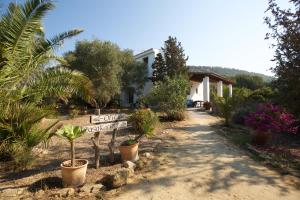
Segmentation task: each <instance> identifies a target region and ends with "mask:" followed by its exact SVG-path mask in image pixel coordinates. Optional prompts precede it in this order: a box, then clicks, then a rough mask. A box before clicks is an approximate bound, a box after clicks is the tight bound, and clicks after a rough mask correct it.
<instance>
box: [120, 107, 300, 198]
mask: <svg viewBox="0 0 300 200" xmlns="http://www.w3.org/2000/svg"><path fill="white" fill-rule="evenodd" d="M189 116H190V119H189V120H188V121H187V122H186V123H185V124H184V125H183V127H181V126H179V127H178V128H174V129H172V130H171V131H170V134H172V135H174V137H176V138H177V140H176V141H175V142H174V144H173V145H169V147H165V148H163V149H162V150H161V155H160V156H159V159H160V160H162V162H163V163H164V164H163V165H160V167H159V168H158V169H157V170H155V172H149V173H147V174H144V175H143V176H144V179H142V180H141V179H139V180H136V181H133V182H131V183H130V184H129V185H127V186H126V187H125V188H123V189H122V191H121V192H120V196H118V197H115V198H114V199H117V200H128V199H135V200H158V199H163V200H169V199H174V200H175V199H178V200H179V199H180V200H185V199H186V200H192V199H219V200H226V199H243V200H248V199H264V200H274V199H285V200H288V199H295V200H299V199H300V190H299V188H298V189H297V188H295V187H293V186H295V185H298V184H299V180H298V179H296V178H293V177H289V176H282V175H279V174H278V173H276V172H274V171H272V170H270V169H268V168H266V167H264V166H262V165H260V164H258V163H257V162H255V161H253V160H251V159H250V158H249V157H248V156H247V155H246V154H245V153H244V152H242V151H241V150H238V149H237V148H236V147H233V146H232V145H230V144H228V143H227V142H226V141H225V140H224V139H223V138H222V137H220V136H218V135H217V134H216V133H214V131H213V129H212V128H211V127H210V126H209V124H210V123H214V122H216V120H218V119H217V118H215V117H212V116H209V115H207V114H204V113H199V112H194V111H189Z"/></svg>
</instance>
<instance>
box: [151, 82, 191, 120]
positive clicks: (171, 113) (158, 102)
mask: <svg viewBox="0 0 300 200" xmlns="http://www.w3.org/2000/svg"><path fill="white" fill-rule="evenodd" d="M188 86H189V83H188V81H187V79H186V77H184V76H175V77H173V78H170V77H168V76H167V77H165V79H164V81H159V82H158V83H157V85H155V87H153V89H152V91H151V92H150V93H149V94H148V96H147V102H146V103H149V104H151V105H153V106H157V107H158V109H159V110H160V111H161V112H163V113H165V114H166V115H167V117H168V119H171V120H183V119H184V117H185V116H184V110H185V108H186V96H187V90H188Z"/></svg>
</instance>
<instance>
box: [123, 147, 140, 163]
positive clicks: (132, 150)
mask: <svg viewBox="0 0 300 200" xmlns="http://www.w3.org/2000/svg"><path fill="white" fill-rule="evenodd" d="M138 149H139V143H135V144H132V145H121V146H119V151H120V153H121V157H122V160H123V162H124V161H131V162H134V161H137V160H138V159H139V155H138Z"/></svg>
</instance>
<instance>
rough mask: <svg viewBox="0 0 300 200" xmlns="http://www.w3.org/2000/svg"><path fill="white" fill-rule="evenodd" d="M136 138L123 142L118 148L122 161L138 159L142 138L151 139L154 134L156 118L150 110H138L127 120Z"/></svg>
mask: <svg viewBox="0 0 300 200" xmlns="http://www.w3.org/2000/svg"><path fill="white" fill-rule="evenodd" d="M129 121H130V123H131V124H132V128H133V132H134V133H135V134H136V137H135V138H133V139H129V140H126V141H124V142H123V143H122V144H121V146H120V147H119V149H120V152H121V155H122V159H123V161H126V160H129V161H135V160H137V159H138V145H139V141H140V139H141V138H142V137H143V136H147V137H151V136H152V135H153V133H154V130H155V126H156V125H157V123H158V118H157V116H156V114H155V113H154V112H152V111H151V110H150V109H138V110H136V111H135V112H134V113H133V114H132V115H131V117H130V119H129Z"/></svg>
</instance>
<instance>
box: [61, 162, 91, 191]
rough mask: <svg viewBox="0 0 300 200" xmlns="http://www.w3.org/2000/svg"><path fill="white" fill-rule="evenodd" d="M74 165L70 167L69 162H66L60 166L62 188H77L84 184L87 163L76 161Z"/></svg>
mask: <svg viewBox="0 0 300 200" xmlns="http://www.w3.org/2000/svg"><path fill="white" fill-rule="evenodd" d="M75 163H76V165H75V167H72V166H71V160H67V161H65V162H63V163H62V164H61V165H60V167H61V173H62V180H63V186H64V187H78V186H81V185H83V184H84V183H85V177H86V170H87V165H88V161H87V160H84V159H76V160H75Z"/></svg>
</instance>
